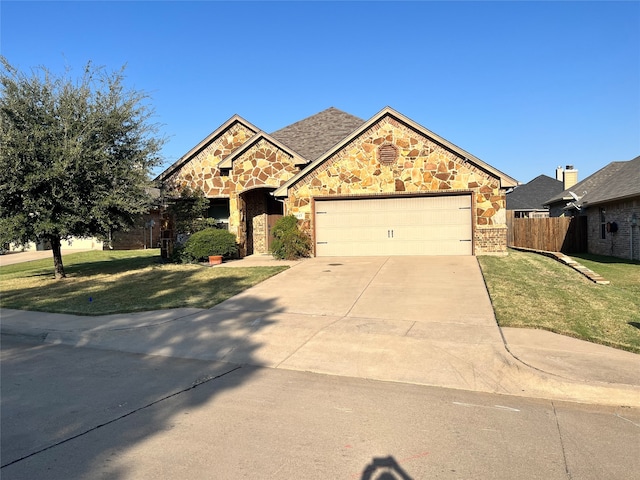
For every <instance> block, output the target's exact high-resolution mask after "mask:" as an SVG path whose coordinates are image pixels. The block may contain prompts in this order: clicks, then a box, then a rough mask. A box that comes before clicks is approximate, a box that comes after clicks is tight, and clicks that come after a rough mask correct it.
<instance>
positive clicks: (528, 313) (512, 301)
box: [478, 250, 640, 353]
mask: <svg viewBox="0 0 640 480" xmlns="http://www.w3.org/2000/svg"><path fill="white" fill-rule="evenodd" d="M573 258H574V259H576V260H577V261H578V262H579V263H581V264H582V265H584V266H585V267H587V268H590V269H591V270H593V271H594V272H596V273H599V274H600V275H602V276H603V277H604V278H605V279H607V280H609V281H610V282H611V284H610V285H596V284H595V283H593V282H591V281H589V280H588V279H586V278H585V277H584V276H583V275H581V274H579V273H578V272H576V271H575V270H573V269H571V268H569V267H567V266H566V265H563V264H561V263H559V262H557V261H555V260H553V259H551V258H548V257H545V256H542V255H537V254H534V253H529V252H520V251H517V250H509V255H508V256H505V257H490V256H482V257H478V260H479V262H480V266H481V268H482V272H483V275H484V278H485V282H486V283H487V287H488V289H489V294H490V296H491V301H492V303H493V307H494V310H495V313H496V318H497V320H498V323H499V324H500V325H501V326H503V327H525V328H540V329H544V330H549V331H551V332H555V333H560V334H563V335H568V336H572V337H576V338H580V339H582V340H587V341H590V342H594V343H600V344H603V345H608V346H611V347H616V348H620V349H623V350H628V351H631V352H636V353H640V262H637V261H628V260H622V259H617V258H612V257H599V256H595V255H580V256H577V255H576V256H573Z"/></svg>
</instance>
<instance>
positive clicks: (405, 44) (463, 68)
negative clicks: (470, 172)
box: [0, 0, 640, 182]
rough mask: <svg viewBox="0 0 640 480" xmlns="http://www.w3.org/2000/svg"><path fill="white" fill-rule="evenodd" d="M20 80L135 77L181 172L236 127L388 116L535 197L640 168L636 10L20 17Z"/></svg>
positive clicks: (239, 6)
mask: <svg viewBox="0 0 640 480" xmlns="http://www.w3.org/2000/svg"><path fill="white" fill-rule="evenodd" d="M0 15H1V34H0V35H1V36H0V40H1V45H0V51H1V53H2V55H4V56H5V57H6V58H7V59H8V61H9V62H10V63H11V64H12V65H14V66H15V67H18V68H20V69H22V70H29V69H30V68H31V67H34V66H38V65H43V66H46V67H47V68H49V69H50V70H51V71H54V72H60V71H62V70H63V69H64V68H65V67H66V66H68V67H71V68H72V69H73V71H75V72H77V74H80V73H81V72H82V67H83V66H84V65H86V63H87V62H88V61H89V60H90V61H92V62H93V63H94V64H96V65H103V66H105V67H107V68H108V69H110V70H117V69H119V68H120V67H121V66H122V65H124V64H126V65H127V69H126V76H127V84H128V85H129V86H130V87H132V88H136V89H139V90H144V91H146V92H148V93H149V94H150V95H151V97H152V99H153V105H154V107H155V110H156V114H157V121H158V122H160V123H161V124H163V126H162V130H163V132H164V133H165V134H166V135H167V136H168V137H169V141H168V143H167V144H166V146H165V148H164V150H163V153H164V156H165V158H166V165H167V166H168V165H169V164H171V163H173V162H174V161H175V160H177V159H178V158H179V157H181V156H182V155H184V154H185V153H186V152H187V151H188V150H190V149H191V148H192V147H193V146H195V145H196V144H197V143H198V142H199V141H200V140H202V139H203V138H204V137H205V136H207V135H208V134H209V133H211V132H212V131H213V130H215V129H216V128H217V127H218V126H219V125H220V124H222V123H223V122H224V121H226V120H227V119H228V118H229V117H231V116H232V115H233V114H236V113H237V114H239V115H240V116H242V117H244V118H245V119H247V120H248V121H250V122H251V123H253V124H254V125H256V126H258V127H259V128H261V129H263V130H264V131H266V132H272V131H274V130H277V129H279V128H282V127H284V126H286V125H289V124H291V123H293V122H295V121H298V120H300V119H302V118H305V117H307V116H309V115H313V114H315V113H317V112H319V111H322V110H324V109H326V108H328V107H330V106H333V107H336V108H339V109H341V110H344V111H346V112H349V113H351V114H353V115H356V116H358V117H361V118H363V119H365V120H366V119H369V118H370V117H372V116H373V115H375V114H376V113H377V112H379V111H380V110H381V109H382V108H384V107H385V106H390V107H392V108H394V109H396V110H398V111H399V112H401V113H403V114H404V115H406V116H408V117H409V118H411V119H412V120H414V121H416V122H417V123H419V124H421V125H423V126H424V127H426V128H428V129H429V130H431V131H433V132H435V133H437V134H439V135H440V136H442V137H444V138H446V139H447V140H449V141H450V142H452V143H454V144H456V145H458V146H460V147H462V148H463V149H465V150H467V151H469V152H471V153H472V154H474V155H476V156H477V157H479V158H481V159H482V160H484V161H485V162H487V163H489V164H490V165H492V166H494V167H496V168H498V169H500V170H502V171H503V172H505V173H507V174H508V175H510V176H512V177H514V178H516V179H518V180H520V181H521V182H527V181H529V180H531V179H533V178H535V177H536V176H538V175H540V174H546V175H549V176H553V175H554V173H555V168H556V166H558V165H574V166H575V168H577V169H578V170H579V176H580V179H582V178H584V177H586V176H587V175H590V174H591V173H593V172H595V171H596V170H598V169H599V168H601V167H603V166H604V165H606V164H607V163H609V162H611V161H614V160H629V159H631V158H634V157H636V156H638V155H640V2H637V1H634V2H610V1H607V2H517V1H514V2H483V1H477V2H461V1H453V2H364V1H361V2H255V3H254V2H206V1H199V2H169V1H164V2H156V1H141V2H129V1H112V2H92V1H86V2H56V1H49V2H31V1H19V2H12V1H7V0H3V1H2V2H1V3H0Z"/></svg>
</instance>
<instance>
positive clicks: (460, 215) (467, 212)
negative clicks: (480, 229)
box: [315, 195, 473, 257]
mask: <svg viewBox="0 0 640 480" xmlns="http://www.w3.org/2000/svg"><path fill="white" fill-rule="evenodd" d="M315 210H316V215H315V229H316V255H317V256H319V257H328V256H377V255H383V256H384V255H471V254H472V253H473V252H472V248H473V245H472V241H471V237H472V229H471V195H451V196H433V197H394V198H375V199H361V200H318V199H316V204H315Z"/></svg>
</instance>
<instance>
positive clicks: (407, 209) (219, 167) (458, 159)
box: [157, 108, 517, 256]
mask: <svg viewBox="0 0 640 480" xmlns="http://www.w3.org/2000/svg"><path fill="white" fill-rule="evenodd" d="M157 180H159V181H160V182H161V183H162V184H163V185H164V187H165V188H178V189H179V188H183V187H186V186H188V187H190V188H200V189H202V190H203V191H204V193H205V195H206V196H207V197H209V198H210V199H211V205H212V208H211V214H212V216H214V217H215V218H218V219H221V220H223V221H226V222H228V226H229V230H230V231H231V232H233V233H234V234H235V235H236V236H237V238H238V243H239V245H240V248H241V254H242V255H250V254H253V253H267V252H268V246H269V245H268V242H269V240H268V239H269V235H268V231H269V225H270V223H271V222H272V219H274V218H277V217H278V216H280V215H283V214H293V215H295V216H296V217H297V218H298V219H299V220H300V223H301V225H302V227H303V228H304V229H305V230H306V231H307V232H308V233H309V234H310V236H311V237H312V239H313V245H314V252H313V253H314V254H315V255H317V256H330V255H423V254H426V255H430V254H434V255H436V254H437V255H442V254H445V255H446V254H453V255H456V254H467V255H471V254H481V253H498V254H501V253H505V252H506V225H505V218H506V216H505V190H506V189H507V188H509V187H514V186H515V185H517V181H516V180H514V179H513V178H511V177H509V176H508V175H505V174H504V173H502V172H500V171H499V170H497V169H495V168H493V167H491V166H490V165H488V164H486V163H484V162H483V161H481V160H480V159H478V158H476V157H475V156H473V155H471V154H470V153H468V152H466V151H464V150H462V149H461V148H459V147H457V146H455V145H453V144H452V143H450V142H448V141H447V140H445V139H443V138H441V137H439V136H438V135H436V134H434V133H433V132H430V131H429V130H427V129H425V128H424V127H422V126H420V125H418V124H417V123H415V122H413V121H412V120H410V119H408V118H407V117H405V116H403V115H402V114H400V113H398V112H396V111H394V110H393V109H391V108H385V109H383V110H382V111H380V112H379V113H377V114H376V115H374V116H373V117H372V118H371V119H369V120H368V121H366V122H365V121H363V120H362V119H359V118H357V117H354V116H352V115H349V114H347V113H345V112H342V111H340V110H337V109H335V108H329V109H327V110H324V111H322V112H320V113H318V114H316V115H313V116H311V117H308V118H306V119H304V120H301V121H299V122H296V123H294V124H292V125H290V126H288V127H285V128H283V129H281V130H278V131H276V132H273V133H272V134H267V133H265V132H263V131H261V130H260V129H259V128H257V127H255V126H253V125H252V124H250V123H249V122H247V121H246V120H244V119H242V118H241V117H239V116H237V115H236V116H233V117H232V118H231V119H229V120H228V121H227V122H225V123H224V124H223V125H222V126H220V127H219V128H218V129H217V130H215V131H214V132H213V133H212V134H211V135H209V136H208V137H207V138H205V139H204V140H203V141H202V142H200V143H199V144H198V145H196V147H194V148H193V149H192V150H191V151H189V152H188V153H187V154H186V155H185V156H183V157H182V158H181V159H180V160H178V161H177V162H176V163H175V164H174V165H172V166H171V167H169V168H168V169H167V170H166V171H165V172H164V173H162V174H161V175H160V176H159V177H158V179H157Z"/></svg>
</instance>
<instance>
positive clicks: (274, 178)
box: [165, 123, 300, 255]
mask: <svg viewBox="0 0 640 480" xmlns="http://www.w3.org/2000/svg"><path fill="white" fill-rule="evenodd" d="M254 134H255V132H254V131H253V130H252V129H249V128H248V127H247V126H245V125H243V124H242V123H236V124H235V125H233V126H231V127H229V129H228V130H227V131H226V132H223V133H222V134H221V135H219V136H218V137H217V138H215V139H214V140H213V141H211V143H209V144H208V145H206V146H204V147H203V148H202V150H201V151H199V152H198V153H197V154H195V155H194V156H193V158H192V159H191V160H190V161H188V162H187V163H185V164H184V165H183V166H181V168H179V169H178V170H176V171H175V172H173V173H172V175H170V176H168V177H167V179H166V180H165V184H166V185H167V186H170V187H173V188H177V189H182V188H185V187H189V188H191V189H193V190H196V189H201V190H202V191H203V192H204V194H205V196H206V197H208V198H227V199H229V219H228V221H229V231H230V232H232V233H234V234H235V235H236V237H237V239H238V245H239V247H240V253H241V255H247V254H251V253H268V247H267V234H268V232H267V219H266V216H267V215H268V214H270V213H273V214H281V213H282V211H281V209H282V207H280V211H277V208H274V207H273V205H274V203H273V202H274V200H270V198H269V195H270V192H271V191H273V190H274V189H275V188H277V187H279V186H280V185H282V184H283V183H285V182H286V181H287V180H289V179H290V178H291V177H293V176H294V175H295V174H296V173H298V172H299V171H300V167H299V165H297V164H296V159H295V158H294V156H293V154H292V153H288V152H285V151H283V150H282V149H281V148H280V147H278V146H277V145H275V144H274V143H273V142H271V141H270V140H268V139H267V138H256V137H257V136H256V135H254ZM250 139H253V141H252V142H251V143H252V144H251V145H248V143H247V142H248V141H249V140H250ZM241 147H243V148H241ZM223 159H227V162H228V163H229V164H230V168H224V167H220V165H219V164H220V162H221V161H222V160H223ZM263 216H265V218H264V219H263V218H262V217H263Z"/></svg>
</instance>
